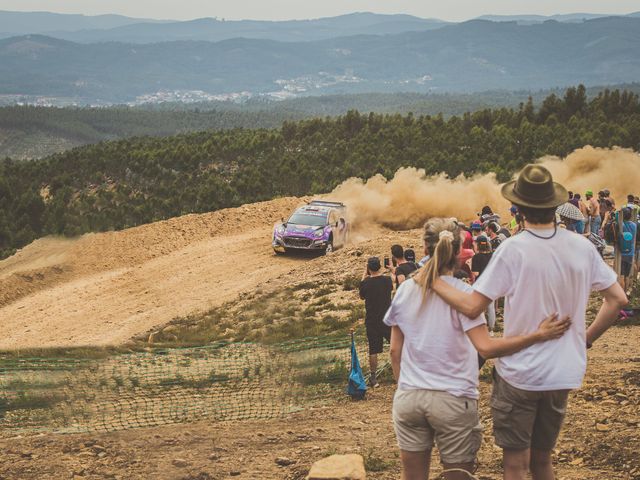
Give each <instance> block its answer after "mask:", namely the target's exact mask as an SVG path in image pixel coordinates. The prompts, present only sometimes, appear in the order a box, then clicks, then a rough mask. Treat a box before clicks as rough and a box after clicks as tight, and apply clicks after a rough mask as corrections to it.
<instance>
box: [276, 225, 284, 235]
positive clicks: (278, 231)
mask: <svg viewBox="0 0 640 480" xmlns="http://www.w3.org/2000/svg"><path fill="white" fill-rule="evenodd" d="M284 231H285V228H284V225H280V226H278V227H276V234H277V235H283V234H284Z"/></svg>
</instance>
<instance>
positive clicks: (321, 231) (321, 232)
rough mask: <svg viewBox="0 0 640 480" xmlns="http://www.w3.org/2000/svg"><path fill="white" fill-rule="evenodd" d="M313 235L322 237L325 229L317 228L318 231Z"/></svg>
mask: <svg viewBox="0 0 640 480" xmlns="http://www.w3.org/2000/svg"><path fill="white" fill-rule="evenodd" d="M313 235H314V236H315V237H316V238H320V237H321V236H322V235H324V230H323V229H319V230H316V231H315V232H314V233H313Z"/></svg>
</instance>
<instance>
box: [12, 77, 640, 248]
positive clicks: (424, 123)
mask: <svg viewBox="0 0 640 480" xmlns="http://www.w3.org/2000/svg"><path fill="white" fill-rule="evenodd" d="M585 145H592V146H594V147H613V146H621V147H627V148H632V149H635V150H639V149H640V102H639V101H638V97H637V95H636V94H633V93H631V92H619V91H613V92H609V91H606V92H603V93H602V94H600V95H598V96H597V97H595V98H593V99H591V100H588V99H587V97H586V89H585V88H584V87H582V86H581V87H579V88H572V89H569V90H567V92H566V93H565V95H564V97H563V98H559V97H557V96H555V95H551V96H549V97H548V98H546V99H545V100H544V101H543V102H542V104H541V105H540V106H539V107H537V108H536V106H535V105H534V104H533V102H532V101H531V102H527V103H524V104H521V105H520V106H518V108H517V109H494V110H482V111H478V112H475V113H470V114H465V115H463V116H461V117H451V118H449V119H447V120H444V118H443V117H441V116H414V115H411V114H408V115H405V116H401V115H379V114H373V113H372V114H369V115H361V114H359V113H358V112H355V111H351V112H348V113H347V114H346V115H344V116H341V117H337V118H325V119H310V120H303V121H300V122H285V123H284V124H283V125H282V127H281V128H280V129H277V130H267V129H259V130H246V129H238V130H229V131H217V132H216V131H210V132H200V133H191V134H185V135H180V136H176V137H165V138H152V137H141V138H133V139H127V140H121V141H117V142H104V143H99V144H96V145H91V146H87V147H83V148H78V149H74V150H71V151H68V152H65V153H63V154H59V155H54V156H52V157H49V158H46V159H42V160H38V161H32V162H18V161H12V160H10V159H5V160H4V161H2V162H0V193H1V194H2V195H1V196H0V210H1V211H2V212H3V214H4V215H3V216H2V217H0V254H2V255H4V256H6V255H10V254H11V253H13V251H14V249H15V248H18V247H21V246H24V245H26V244H28V243H30V242H31V241H32V240H34V239H36V238H39V237H41V236H43V235H48V234H56V235H60V234H64V235H67V236H73V235H79V234H82V233H86V232H99V231H107V230H114V229H116V230H119V229H123V228H127V227H132V226H136V225H141V224H144V223H150V222H154V221H157V220H161V219H166V218H170V217H175V216H178V215H183V214H186V213H202V212H208V211H211V210H216V209H220V208H225V207H234V206H238V205H241V204H244V203H253V202H256V201H264V200H269V199H272V198H275V197H281V196H304V195H309V194H320V193H326V192H329V191H331V190H333V189H334V188H335V187H336V186H337V185H339V184H340V183H341V182H343V181H345V180H346V179H348V178H350V177H359V178H365V179H366V178H369V177H372V176H374V175H376V174H381V175H383V176H384V177H386V178H388V179H390V178H391V177H393V176H394V175H395V174H396V172H397V171H398V169H399V168H401V167H415V168H418V169H424V172H425V174H427V175H435V174H441V173H445V174H447V175H449V176H451V177H456V176H458V175H460V174H461V173H465V174H466V175H473V174H476V173H488V172H493V173H495V174H496V175H497V177H498V179H499V180H501V181H504V180H506V179H508V178H510V177H511V175H512V174H513V173H514V172H515V171H517V170H518V168H520V167H521V166H523V165H524V164H526V163H528V162H531V161H533V160H535V159H537V158H540V157H542V156H544V155H558V156H560V157H564V156H566V155H567V154H569V153H570V152H571V151H573V150H574V149H576V148H580V147H583V146H585Z"/></svg>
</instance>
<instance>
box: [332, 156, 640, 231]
mask: <svg viewBox="0 0 640 480" xmlns="http://www.w3.org/2000/svg"><path fill="white" fill-rule="evenodd" d="M538 162H539V163H541V164H543V165H545V166H546V167H547V168H549V170H550V171H551V172H552V173H553V176H554V180H555V181H557V182H560V183H562V184H563V185H564V186H565V187H566V188H567V189H568V190H571V191H574V192H579V193H581V194H582V195H583V198H584V192H585V191H586V190H587V189H591V190H593V191H594V192H596V194H597V192H598V191H599V190H602V189H605V188H606V189H609V190H610V191H611V193H612V195H613V196H614V198H615V199H616V202H617V204H618V205H619V204H621V203H622V202H626V195H627V194H628V193H640V191H639V190H640V155H638V154H637V153H636V152H634V151H632V150H629V149H622V148H613V149H604V148H593V147H590V146H586V147H583V148H580V149H577V150H575V151H574V152H572V153H571V154H569V155H568V156H567V157H566V158H559V157H554V156H546V157H543V158H541V159H539V160H538ZM328 198H330V199H331V200H338V201H342V202H344V203H345V204H346V205H347V206H348V207H349V211H350V213H349V215H350V219H351V222H352V224H353V226H354V227H355V229H356V230H358V231H361V232H362V231H366V230H368V229H371V228H375V226H377V225H384V226H386V227H389V228H394V229H398V230H404V229H410V228H418V227H420V226H422V225H423V223H424V222H425V221H426V220H427V219H428V218H430V217H434V216H436V217H437V216H440V217H457V218H458V219H460V220H463V221H466V222H468V221H470V220H473V219H475V218H477V212H479V211H480V209H482V207H483V206H484V205H490V206H491V207H492V208H493V210H494V211H495V212H496V213H499V214H500V215H501V216H502V219H503V221H506V220H508V219H509V218H510V217H509V213H508V208H509V206H510V204H509V203H508V202H507V201H506V200H505V199H504V198H503V197H502V196H501V195H500V184H499V183H498V181H497V180H496V177H495V175H494V174H492V173H490V174H485V175H476V176H472V177H464V176H460V177H457V178H448V177H447V176H446V175H444V174H440V175H433V176H428V175H426V174H425V171H424V170H422V169H416V168H412V167H408V168H401V169H399V170H398V171H397V172H396V174H395V175H394V177H393V178H392V179H391V180H387V179H386V178H384V177H383V176H382V175H376V176H374V177H371V178H369V179H368V180H362V179H359V178H350V179H348V180H346V181H345V182H343V183H342V184H340V185H339V186H338V187H336V189H335V190H334V191H333V192H332V193H331V195H330V196H329V197H328Z"/></svg>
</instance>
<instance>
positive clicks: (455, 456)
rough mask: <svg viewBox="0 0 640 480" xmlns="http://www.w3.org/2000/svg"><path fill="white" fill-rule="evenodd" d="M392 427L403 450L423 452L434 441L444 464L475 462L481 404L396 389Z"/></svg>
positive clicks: (436, 393)
mask: <svg viewBox="0 0 640 480" xmlns="http://www.w3.org/2000/svg"><path fill="white" fill-rule="evenodd" d="M393 426H394V428H395V431H396V437H397V438H398V446H399V447H400V450H404V451H406V452H424V451H426V450H430V449H431V448H433V443H434V441H435V443H436V445H437V447H438V450H439V451H440V458H441V460H442V462H443V463H448V464H452V463H472V462H475V460H476V455H477V453H478V450H479V449H480V443H481V441H482V426H481V425H480V421H479V419H478V401H477V400H475V399H472V398H464V397H455V396H453V395H451V394H450V393H447V392H441V391H436V390H397V391H396V394H395V397H394V398H393Z"/></svg>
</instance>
